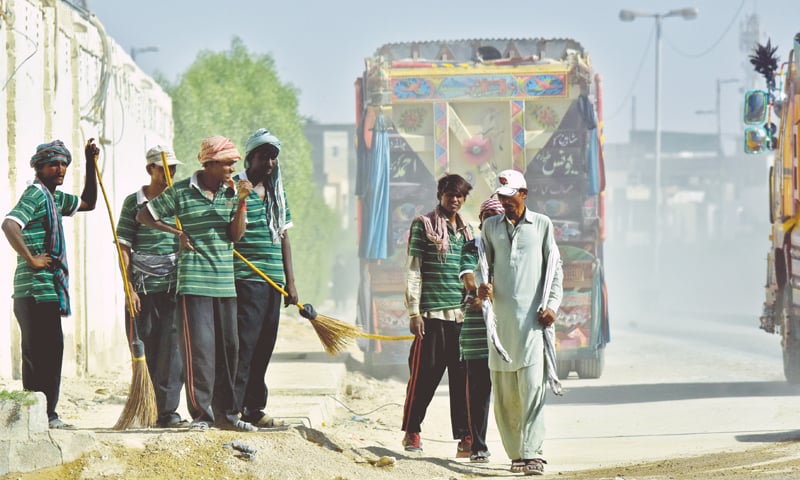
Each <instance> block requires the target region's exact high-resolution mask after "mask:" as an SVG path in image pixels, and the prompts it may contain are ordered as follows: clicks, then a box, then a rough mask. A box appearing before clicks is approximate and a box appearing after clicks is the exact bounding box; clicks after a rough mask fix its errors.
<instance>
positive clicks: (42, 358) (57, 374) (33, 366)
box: [14, 297, 64, 420]
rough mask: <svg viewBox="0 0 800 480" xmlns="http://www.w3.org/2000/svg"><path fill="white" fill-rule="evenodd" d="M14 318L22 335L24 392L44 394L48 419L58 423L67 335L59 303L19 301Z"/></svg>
mask: <svg viewBox="0 0 800 480" xmlns="http://www.w3.org/2000/svg"><path fill="white" fill-rule="evenodd" d="M14 316H16V317H17V323H18V324H19V329H20V331H21V333H22V388H24V389H25V390H28V391H31V392H42V393H44V396H45V398H46V399H47V419H48V420H53V419H56V418H58V413H56V405H58V395H59V392H60V391H61V365H62V363H63V361H64V332H63V330H62V329H61V314H60V313H59V310H58V302H43V303H36V300H34V299H33V297H23V298H15V299H14Z"/></svg>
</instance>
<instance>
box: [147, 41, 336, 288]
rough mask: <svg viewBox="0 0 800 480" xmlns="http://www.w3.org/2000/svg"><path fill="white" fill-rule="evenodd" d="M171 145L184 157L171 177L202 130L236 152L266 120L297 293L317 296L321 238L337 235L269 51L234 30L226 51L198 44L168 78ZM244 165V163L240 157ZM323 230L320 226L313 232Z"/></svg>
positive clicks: (323, 261) (191, 162) (323, 254)
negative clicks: (275, 148) (288, 218)
mask: <svg viewBox="0 0 800 480" xmlns="http://www.w3.org/2000/svg"><path fill="white" fill-rule="evenodd" d="M159 82H160V83H161V84H162V86H163V87H164V89H165V90H166V91H167V92H168V93H169V94H170V96H171V97H172V117H173V121H174V123H175V140H174V148H175V153H176V155H177V156H178V158H179V159H181V161H183V162H184V165H183V166H182V168H181V169H180V170H179V171H178V177H186V176H188V175H191V174H192V172H194V171H195V170H197V169H199V168H200V163H199V162H198V161H197V152H198V151H199V146H200V142H201V141H202V139H203V138H205V137H207V136H209V135H224V136H226V137H228V138H230V139H231V140H233V142H234V143H235V144H236V146H237V147H239V151H240V152H241V153H242V155H244V145H245V141H246V140H247V137H248V136H249V135H250V134H251V133H252V132H254V131H255V130H257V129H258V128H261V127H266V128H268V129H269V130H270V131H272V133H274V134H275V135H277V137H278V138H280V139H281V144H282V145H281V155H280V165H281V173H282V175H283V181H284V185H285V187H286V192H287V196H288V198H289V207H290V209H291V211H292V218H293V219H294V224H295V227H294V228H292V229H291V230H290V231H289V233H290V239H291V243H292V256H293V263H294V269H295V276H296V277H297V288H298V291H299V292H300V300H301V301H306V302H309V301H311V300H310V299H311V298H319V299H322V298H325V296H326V293H327V283H328V279H329V272H330V268H325V267H321V266H328V267H330V265H331V264H332V255H333V252H332V249H331V248H328V245H327V242H328V241H329V240H330V239H331V238H336V237H337V236H338V235H339V231H338V224H337V223H336V216H335V215H333V212H332V211H331V210H330V209H329V208H328V206H327V205H326V204H325V202H324V200H323V198H322V196H321V194H320V191H319V189H318V188H317V187H316V185H315V183H314V181H313V178H312V162H311V147H310V145H309V143H308V140H306V137H305V136H304V134H303V123H304V120H303V118H302V117H301V116H300V114H299V113H298V111H297V105H298V102H297V94H298V90H297V89H296V88H295V87H293V86H292V85H291V84H286V83H282V82H281V80H280V79H279V78H278V75H277V73H276V69H275V62H274V60H273V59H272V57H270V56H269V55H260V54H255V53H251V52H249V51H248V50H247V48H246V47H245V45H244V43H243V42H242V40H241V39H239V38H237V37H234V38H233V40H232V41H231V47H230V50H228V51H223V52H212V51H208V50H205V51H201V52H200V53H199V54H198V55H197V58H196V59H195V61H194V63H192V65H191V66H189V68H188V69H187V70H186V72H184V73H183V75H182V76H181V77H180V78H179V79H178V80H177V83H176V84H174V85H172V84H170V83H169V82H168V81H167V80H166V79H164V78H163V77H161V78H159ZM241 168H244V165H243V164H242V165H241ZM321 232H324V234H321Z"/></svg>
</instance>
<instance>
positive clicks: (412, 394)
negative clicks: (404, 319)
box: [402, 318, 469, 439]
mask: <svg viewBox="0 0 800 480" xmlns="http://www.w3.org/2000/svg"><path fill="white" fill-rule="evenodd" d="M424 322H425V335H424V336H423V337H422V340H420V339H419V338H415V339H414V341H413V342H412V343H411V353H410V354H409V357H408V366H409V369H410V370H411V375H410V377H409V380H408V387H407V388H406V401H405V406H404V407H403V428H402V430H404V431H406V432H409V433H418V432H421V431H422V421H423V420H424V419H425V412H426V411H427V410H428V405H430V403H431V400H433V395H434V394H435V393H436V388H437V387H438V386H439V382H440V381H441V380H442V376H443V375H444V371H445V369H447V377H448V379H449V382H450V383H449V388H448V389H449V391H450V425H451V427H452V429H453V438H454V439H460V438H462V437H464V436H465V435H468V434H469V424H468V422H467V406H466V396H467V391H466V379H465V371H464V365H463V363H462V362H461V361H460V360H459V358H460V355H459V346H458V337H459V335H460V334H461V324H460V323H456V322H453V321H446V320H439V319H430V318H426V319H424Z"/></svg>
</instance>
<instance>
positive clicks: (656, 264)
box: [619, 7, 699, 286]
mask: <svg viewBox="0 0 800 480" xmlns="http://www.w3.org/2000/svg"><path fill="white" fill-rule="evenodd" d="M698 13H699V11H698V10H697V9H696V8H694V7H687V8H680V9H677V10H670V11H668V12H666V13H649V12H637V11H635V10H620V11H619V19H620V20H622V21H623V22H632V21H634V20H636V19H637V18H640V17H643V18H652V19H654V20H655V21H656V90H655V127H654V133H655V137H656V138H655V143H656V145H655V157H656V162H655V163H656V165H655V171H656V172H655V188H654V190H655V197H656V198H655V217H654V218H653V222H654V224H655V225H654V232H655V235H654V237H655V238H654V239H653V270H654V271H653V274H654V277H655V282H656V286H659V285H660V278H661V259H660V250H661V196H662V194H661V22H662V21H663V19H665V18H669V17H681V18H683V19H684V20H694V19H695V18H697V14H698Z"/></svg>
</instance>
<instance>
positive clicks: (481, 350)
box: [458, 238, 489, 360]
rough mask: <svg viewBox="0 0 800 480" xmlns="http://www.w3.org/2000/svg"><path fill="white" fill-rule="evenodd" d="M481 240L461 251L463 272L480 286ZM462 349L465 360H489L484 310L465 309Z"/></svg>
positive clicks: (465, 246) (461, 338)
mask: <svg viewBox="0 0 800 480" xmlns="http://www.w3.org/2000/svg"><path fill="white" fill-rule="evenodd" d="M478 242H480V238H476V239H475V240H473V241H471V242H467V243H465V244H464V248H463V249H462V250H461V268H460V269H459V270H460V271H461V272H464V271H470V270H471V271H472V272H473V273H474V275H475V282H476V283H477V284H480V282H482V281H483V279H482V278H481V277H480V274H479V272H478V246H477V243H478ZM458 344H459V347H460V348H461V358H462V359H464V360H480V359H484V358H489V347H488V345H489V344H488V343H487V341H486V323H485V322H484V321H483V311H482V310H472V309H471V308H469V307H468V306H465V307H464V324H463V325H462V326H461V335H460V336H459V337H458Z"/></svg>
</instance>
